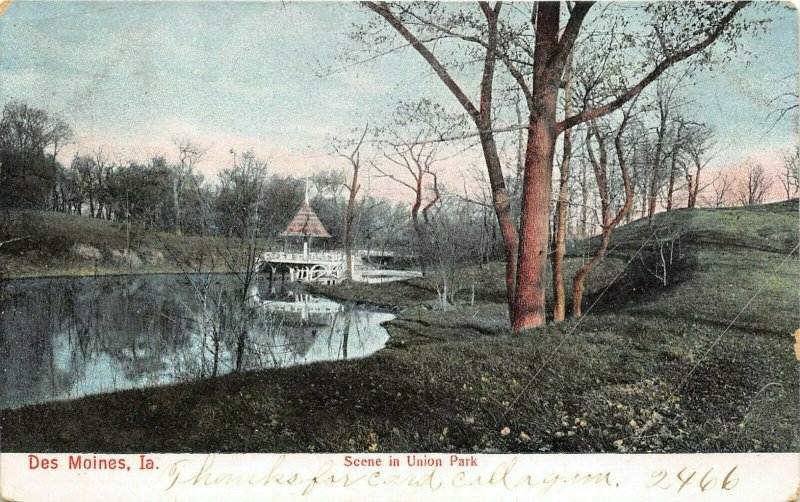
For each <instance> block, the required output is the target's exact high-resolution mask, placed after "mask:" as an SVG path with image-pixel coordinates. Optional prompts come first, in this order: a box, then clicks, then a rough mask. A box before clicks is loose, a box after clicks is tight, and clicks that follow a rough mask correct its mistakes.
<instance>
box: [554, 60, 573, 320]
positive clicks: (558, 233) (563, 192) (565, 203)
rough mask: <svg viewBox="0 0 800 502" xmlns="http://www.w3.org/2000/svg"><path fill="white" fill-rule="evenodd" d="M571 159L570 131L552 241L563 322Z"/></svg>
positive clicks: (568, 107) (557, 312)
mask: <svg viewBox="0 0 800 502" xmlns="http://www.w3.org/2000/svg"><path fill="white" fill-rule="evenodd" d="M570 66H571V61H570V62H569V63H567V70H566V74H565V77H564V78H565V80H566V82H567V87H566V89H565V91H564V99H565V100H566V101H565V105H564V116H566V117H569V116H570V115H572V72H571V68H570ZM571 157H572V130H571V129H567V130H566V131H564V148H563V156H562V158H561V169H560V172H559V180H558V201H557V202H556V211H555V222H554V227H555V231H554V234H555V239H554V240H553V320H554V321H563V320H564V319H565V317H566V308H567V305H566V303H567V301H566V294H565V292H564V254H565V252H566V241H567V221H568V218H569V214H568V212H569V170H570V158H571Z"/></svg>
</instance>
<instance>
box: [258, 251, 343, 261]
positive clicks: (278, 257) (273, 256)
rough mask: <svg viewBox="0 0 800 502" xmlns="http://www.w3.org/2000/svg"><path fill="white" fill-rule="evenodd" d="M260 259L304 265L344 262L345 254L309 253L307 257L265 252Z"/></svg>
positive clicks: (298, 254) (288, 253)
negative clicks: (295, 262)
mask: <svg viewBox="0 0 800 502" xmlns="http://www.w3.org/2000/svg"><path fill="white" fill-rule="evenodd" d="M261 259H262V260H264V261H299V262H306V263H314V262H337V263H338V262H344V261H345V254H344V253H337V252H311V253H308V255H305V254H303V253H290V252H284V251H266V252H264V253H262V255H261Z"/></svg>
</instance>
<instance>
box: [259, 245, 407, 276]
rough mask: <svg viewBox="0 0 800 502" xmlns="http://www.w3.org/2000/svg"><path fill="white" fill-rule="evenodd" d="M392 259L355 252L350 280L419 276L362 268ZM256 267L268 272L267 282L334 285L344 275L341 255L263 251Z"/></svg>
mask: <svg viewBox="0 0 800 502" xmlns="http://www.w3.org/2000/svg"><path fill="white" fill-rule="evenodd" d="M394 256H395V254H394V253H392V252H391V251H378V250H358V251H354V252H353V259H354V264H353V280H355V281H359V282H367V283H375V282H389V281H393V280H394V281H396V280H398V279H406V278H410V277H417V276H419V275H420V273H419V272H416V271H401V270H392V271H386V270H381V269H378V268H373V267H369V266H368V265H365V264H364V261H366V260H370V259H375V258H378V259H380V258H386V257H394ZM256 267H257V270H258V271H259V272H269V274H270V275H269V277H270V280H272V279H273V278H275V277H277V276H280V277H281V278H282V279H284V280H289V281H290V282H318V283H322V284H337V283H338V282H340V281H342V280H344V279H345V277H346V275H347V259H346V255H345V253H343V252H341V251H318V252H308V251H305V252H294V253H293V252H285V251H266V252H264V253H262V255H261V257H260V258H259V261H258V263H257V265H256Z"/></svg>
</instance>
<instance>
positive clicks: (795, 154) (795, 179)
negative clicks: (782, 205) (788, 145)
mask: <svg viewBox="0 0 800 502" xmlns="http://www.w3.org/2000/svg"><path fill="white" fill-rule="evenodd" d="M780 182H781V186H782V187H783V192H784V193H785V194H786V198H787V199H791V198H794V197H797V192H798V189H799V188H800V147H798V146H795V147H794V149H793V150H790V151H788V152H785V153H784V154H783V171H782V172H781V174H780Z"/></svg>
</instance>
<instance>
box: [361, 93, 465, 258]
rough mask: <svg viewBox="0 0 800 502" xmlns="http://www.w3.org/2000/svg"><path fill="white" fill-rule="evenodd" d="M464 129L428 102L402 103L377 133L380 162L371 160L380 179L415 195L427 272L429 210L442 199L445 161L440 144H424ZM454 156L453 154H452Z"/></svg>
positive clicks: (415, 221) (419, 245)
mask: <svg viewBox="0 0 800 502" xmlns="http://www.w3.org/2000/svg"><path fill="white" fill-rule="evenodd" d="M460 128H461V120H460V118H459V117H458V116H456V115H453V114H450V113H448V112H447V111H446V110H444V108H442V107H441V106H440V105H437V104H435V103H432V102H430V101H428V100H422V101H420V102H418V103H400V104H399V105H398V107H397V109H396V111H395V115H394V117H393V118H392V121H391V123H390V124H389V125H388V126H386V127H383V128H380V129H379V130H377V131H376V137H377V138H378V140H377V142H376V145H377V146H378V147H379V148H381V149H382V150H383V151H382V154H381V159H380V161H377V160H376V161H371V165H372V166H373V168H374V170H375V171H377V172H378V173H379V174H378V177H383V178H388V179H390V180H392V181H394V182H396V183H398V184H400V185H401V186H403V187H405V188H408V189H409V190H411V191H412V192H413V194H414V201H413V202H412V204H411V223H412V224H413V226H414V232H415V234H416V237H417V252H418V255H419V258H420V265H421V266H422V269H423V272H424V271H425V267H426V266H427V261H428V258H429V255H430V253H431V251H432V250H431V249H429V246H428V244H429V242H428V237H429V229H426V227H425V225H427V224H429V223H430V217H429V211H430V208H431V207H433V205H435V204H436V203H437V202H438V201H439V198H440V193H439V182H438V177H437V175H436V169H437V167H438V163H439V162H441V161H442V160H445V159H446V158H448V157H446V156H444V155H443V151H442V148H443V145H444V143H440V142H421V141H420V139H421V138H425V137H429V136H430V135H452V134H453V133H455V132H457V131H458V130H459V129H460ZM451 156H453V154H451Z"/></svg>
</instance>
